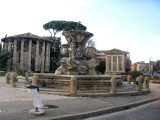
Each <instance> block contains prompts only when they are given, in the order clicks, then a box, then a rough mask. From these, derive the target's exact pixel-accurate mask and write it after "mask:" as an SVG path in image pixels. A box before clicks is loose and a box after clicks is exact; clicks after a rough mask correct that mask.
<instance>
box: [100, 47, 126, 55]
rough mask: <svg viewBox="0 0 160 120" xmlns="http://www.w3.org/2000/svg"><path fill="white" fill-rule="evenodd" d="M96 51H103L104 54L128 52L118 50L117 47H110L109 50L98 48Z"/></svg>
mask: <svg viewBox="0 0 160 120" xmlns="http://www.w3.org/2000/svg"><path fill="white" fill-rule="evenodd" d="M97 53H104V54H116V53H123V54H124V53H126V54H129V52H127V51H122V50H119V49H115V48H114V49H111V50H98V51H97Z"/></svg>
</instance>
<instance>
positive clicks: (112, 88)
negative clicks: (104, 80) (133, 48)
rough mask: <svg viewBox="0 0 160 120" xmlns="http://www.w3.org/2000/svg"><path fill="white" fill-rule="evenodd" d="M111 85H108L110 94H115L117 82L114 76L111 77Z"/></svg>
mask: <svg viewBox="0 0 160 120" xmlns="http://www.w3.org/2000/svg"><path fill="white" fill-rule="evenodd" d="M110 82H111V87H110V94H116V93H117V82H116V78H115V77H112V78H111V80H110Z"/></svg>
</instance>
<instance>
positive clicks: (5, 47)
mask: <svg viewBox="0 0 160 120" xmlns="http://www.w3.org/2000/svg"><path fill="white" fill-rule="evenodd" d="M7 50H8V43H7V41H6V42H4V51H7Z"/></svg>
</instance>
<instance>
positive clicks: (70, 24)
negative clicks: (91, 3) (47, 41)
mask: <svg viewBox="0 0 160 120" xmlns="http://www.w3.org/2000/svg"><path fill="white" fill-rule="evenodd" d="M77 27H78V28H77ZM43 28H44V29H45V30H48V31H49V32H50V33H51V37H52V33H53V35H54V37H55V35H56V34H57V33H58V32H61V31H69V30H76V29H81V30H84V31H85V30H86V29H87V27H86V26H84V25H82V24H81V23H80V22H74V21H59V20H53V21H50V22H48V23H46V24H44V25H43Z"/></svg>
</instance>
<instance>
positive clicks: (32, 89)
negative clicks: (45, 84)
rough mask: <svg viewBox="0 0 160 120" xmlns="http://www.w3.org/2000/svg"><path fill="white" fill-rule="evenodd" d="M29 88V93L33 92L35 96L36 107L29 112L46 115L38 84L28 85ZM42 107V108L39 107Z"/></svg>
mask: <svg viewBox="0 0 160 120" xmlns="http://www.w3.org/2000/svg"><path fill="white" fill-rule="evenodd" d="M27 88H28V89H29V93H31V94H32V96H33V99H34V103H33V104H34V107H35V109H32V110H30V111H29V114H33V115H37V116H39V115H44V113H45V112H44V110H43V109H42V108H43V103H42V101H41V99H40V96H39V94H38V92H39V87H38V86H36V85H28V86H27ZM39 108H40V109H39Z"/></svg>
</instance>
